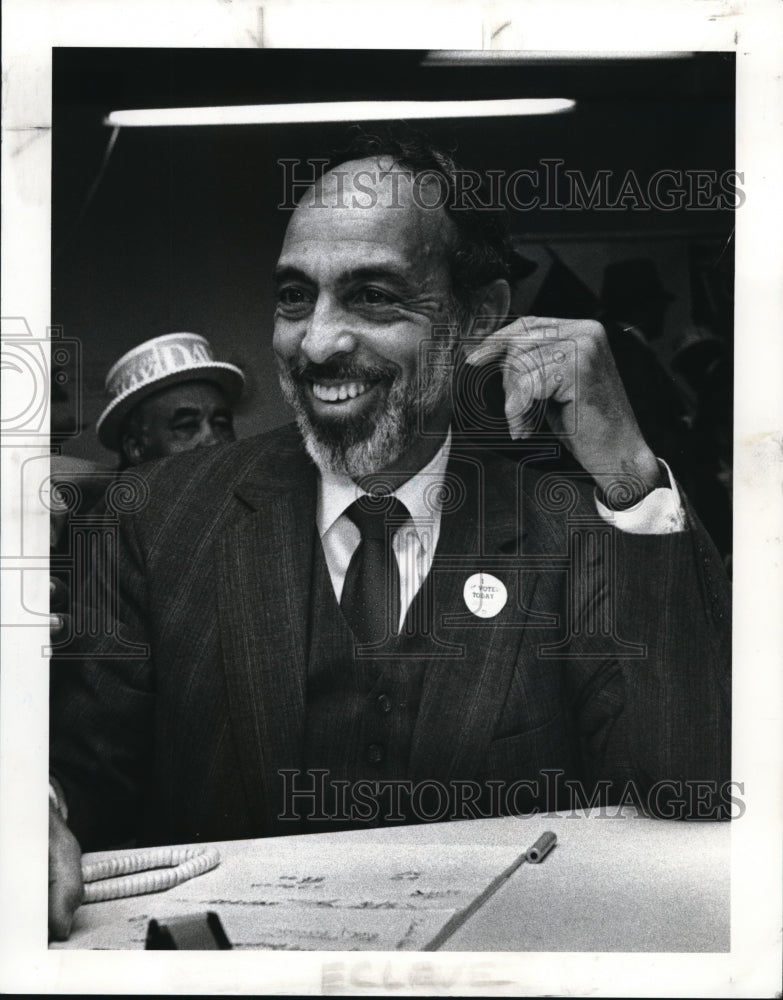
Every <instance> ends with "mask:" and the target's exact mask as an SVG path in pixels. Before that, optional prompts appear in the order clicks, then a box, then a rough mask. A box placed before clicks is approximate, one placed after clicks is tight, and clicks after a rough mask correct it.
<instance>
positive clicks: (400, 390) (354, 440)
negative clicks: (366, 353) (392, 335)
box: [278, 358, 451, 480]
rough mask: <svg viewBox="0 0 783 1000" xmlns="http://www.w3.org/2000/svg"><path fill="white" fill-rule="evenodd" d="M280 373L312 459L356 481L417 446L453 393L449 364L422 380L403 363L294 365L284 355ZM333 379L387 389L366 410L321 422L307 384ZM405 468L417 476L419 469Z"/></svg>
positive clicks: (430, 371)
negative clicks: (404, 370) (309, 398)
mask: <svg viewBox="0 0 783 1000" xmlns="http://www.w3.org/2000/svg"><path fill="white" fill-rule="evenodd" d="M278 374H279V377H280V387H281V389H282V392H283V395H284V397H285V399H286V401H287V402H288V403H289V404H290V405H291V406H292V407H293V410H294V413H295V415H296V422H297V424H298V425H299V431H300V433H301V435H302V437H303V438H304V443H305V447H306V448H307V451H308V454H309V455H310V457H311V458H312V460H313V461H314V462H315V464H316V465H317V466H318V468H319V469H321V470H322V471H326V472H332V473H335V474H338V475H344V476H349V477H350V478H351V479H354V480H356V479H359V478H360V477H362V476H369V475H373V474H374V473H378V472H381V471H383V470H384V469H386V468H388V467H389V466H390V465H392V464H393V463H394V462H396V461H397V460H398V459H399V458H400V456H401V455H404V454H405V452H406V451H408V450H409V449H410V448H412V446H413V445H414V444H415V443H416V441H417V440H419V439H420V438H421V436H422V433H423V432H425V431H426V428H427V423H428V422H429V419H430V418H431V417H432V416H433V414H435V413H436V412H437V410H438V409H439V408H441V407H442V406H443V405H444V403H445V402H447V401H448V400H449V399H450V393H451V368H450V366H449V365H447V364H444V365H434V364H430V365H427V366H426V367H425V368H424V369H423V371H422V372H421V375H420V377H419V378H418V379H412V380H406V379H404V378H403V377H402V375H401V372H400V369H399V367H398V366H397V365H390V366H388V367H358V366H352V365H350V364H340V363H339V362H334V363H327V364H324V365H317V364H312V363H307V364H298V365H288V364H286V363H285V362H284V361H283V359H282V358H278ZM329 379H333V380H337V381H340V382H370V383H371V384H374V383H376V382H380V383H381V384H382V385H385V386H386V387H387V391H386V394H385V396H384V397H382V398H381V399H380V400H379V401H378V403H377V404H376V405H375V406H373V407H370V408H368V410H367V412H366V413H361V414H360V415H358V416H354V417H350V418H337V417H335V418H334V419H332V420H319V419H317V418H316V417H314V416H313V414H312V413H311V412H310V409H309V407H308V404H307V401H306V396H305V383H306V382H319V381H321V380H329ZM400 471H403V470H400ZM404 471H407V472H410V473H411V474H413V473H415V472H417V471H418V470H417V469H409V470H404Z"/></svg>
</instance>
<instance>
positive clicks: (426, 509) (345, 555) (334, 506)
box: [316, 431, 685, 629]
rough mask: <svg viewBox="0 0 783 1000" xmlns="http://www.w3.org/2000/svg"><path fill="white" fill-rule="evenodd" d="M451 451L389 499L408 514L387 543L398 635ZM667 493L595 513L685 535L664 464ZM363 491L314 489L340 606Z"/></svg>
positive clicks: (418, 580) (341, 482)
mask: <svg viewBox="0 0 783 1000" xmlns="http://www.w3.org/2000/svg"><path fill="white" fill-rule="evenodd" d="M450 450H451V431H449V432H448V434H447V436H446V440H445V441H444V443H443V445H442V447H441V448H440V450H439V451H438V453H437V454H436V455H435V457H434V458H433V459H432V461H431V462H429V464H428V465H425V466H424V468H423V469H421V471H420V472H417V473H416V475H415V476H412V477H411V478H410V479H408V480H407V481H406V482H405V483H403V484H402V486H400V488H399V489H397V490H395V491H394V496H396V497H397V498H398V499H399V500H401V501H402V502H403V503H404V504H405V506H406V507H407V509H408V512H409V513H410V520H409V521H408V522H407V523H406V524H404V525H403V526H402V527H401V528H400V529H399V530H398V531H397V533H396V534H395V535H394V538H393V539H392V550H393V552H394V555H395V557H396V559H397V565H398V566H399V570H400V620H399V623H398V628H399V629H402V624H403V622H404V621H405V616H406V614H407V613H408V609H409V608H410V606H411V603H412V602H413V599H414V597H415V596H416V594H417V593H418V592H419V589H420V587H421V585H422V583H423V582H424V579H425V578H426V576H427V574H428V573H429V571H430V569H431V567H432V561H433V559H434V557H435V547H436V545H437V544H438V538H439V536H440V521H441V504H440V502H439V501H440V498H441V495H442V486H443V481H444V477H445V474H446V465H447V464H448V460H449V452H450ZM662 464H663V465H664V466H665V468H666V472H667V474H668V476H669V484H670V488H669V489H666V488H665V487H663V488H660V489H655V490H653V491H652V492H651V493H648V495H647V496H646V497H645V498H644V499H643V500H641V501H640V502H639V503H638V504H636V506H635V507H631V508H629V509H628V510H623V511H613V510H610V509H609V508H608V507H605V506H604V505H603V504H602V503H601V502H600V501H599V500H598V497H597V495H596V498H595V503H596V507H597V509H598V513H599V514H600V515H601V517H602V518H604V520H606V521H609V522H610V523H612V524H614V526H615V527H616V528H618V529H619V530H620V531H627V532H629V533H631V534H647V535H664V534H668V533H670V532H675V531H683V530H684V529H685V513H684V511H683V508H682V503H681V501H680V495H679V493H678V491H677V486H676V484H675V482H674V478H673V477H672V474H671V470H670V469H669V467H668V465H666V463H665V462H662ZM364 494H365V490H363V489H361V487H359V486H357V485H356V483H355V482H354V481H353V480H352V479H350V478H349V477H348V476H339V475H335V474H334V473H332V472H323V473H321V476H320V478H319V485H318V508H317V514H316V524H317V527H318V534H319V535H320V538H321V544H322V545H323V550H324V556H325V558H326V565H327V568H328V569H329V576H330V578H331V581H332V586H333V587H334V593H335V596H336V597H337V601H338V603H339V601H340V598H341V596H342V592H343V584H344V583H345V574H346V573H347V572H348V565H349V563H350V561H351V557H352V556H353V554H354V552H355V551H356V549H357V548H358V546H359V542H360V541H361V533H360V531H359V529H358V528H357V526H356V525H355V524H354V523H353V521H352V520H351V519H350V518H349V517H347V516H346V513H345V512H346V510H347V509H348V508H349V507H350V506H351V504H352V503H353V502H354V501H355V500H357V499H358V498H359V497H360V496H363V495H364Z"/></svg>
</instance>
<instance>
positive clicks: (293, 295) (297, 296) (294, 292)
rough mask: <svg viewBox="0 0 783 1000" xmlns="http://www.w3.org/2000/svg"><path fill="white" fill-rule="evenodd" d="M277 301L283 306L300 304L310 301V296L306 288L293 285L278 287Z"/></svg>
mask: <svg viewBox="0 0 783 1000" xmlns="http://www.w3.org/2000/svg"><path fill="white" fill-rule="evenodd" d="M277 301H278V302H279V303H280V305H283V306H300V305H303V304H304V303H306V302H309V301H310V296H309V294H308V293H307V292H306V291H305V289H304V288H298V287H296V286H295V285H293V286H287V287H284V288H280V289H278V292H277Z"/></svg>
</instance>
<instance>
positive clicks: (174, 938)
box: [144, 910, 232, 951]
mask: <svg viewBox="0 0 783 1000" xmlns="http://www.w3.org/2000/svg"><path fill="white" fill-rule="evenodd" d="M231 947H232V946H231V942H230V941H229V940H228V936H227V935H226V932H225V930H223V924H221V922H220V917H219V916H218V915H217V913H214V912H213V911H212V910H210V911H208V912H207V913H196V914H194V915H193V916H192V917H168V918H167V919H166V920H150V922H149V924H148V926H147V940H146V941H145V944H144V948H145V950H146V951H218V950H226V949H230V948H231Z"/></svg>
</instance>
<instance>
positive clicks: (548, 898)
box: [51, 812, 730, 952]
mask: <svg viewBox="0 0 783 1000" xmlns="http://www.w3.org/2000/svg"><path fill="white" fill-rule="evenodd" d="M545 830H552V831H554V832H555V833H556V834H557V839H558V843H557V846H556V847H555V848H554V850H553V851H552V852H551V853H550V854H549V855H548V856H547V857H546V859H545V860H544V861H543V862H542V863H541V864H538V865H532V864H527V863H523V864H522V865H520V867H519V868H517V869H516V871H514V873H513V874H512V875H511V876H510V877H509V878H508V879H507V880H504V881H503V882H502V884H501V885H500V887H499V888H498V889H497V891H496V892H495V893H494V894H493V895H492V896H491V897H490V898H489V899H487V901H486V902H484V903H483V905H481V906H480V907H479V908H478V909H477V910H476V911H475V912H473V913H472V914H471V915H470V916H469V918H468V919H467V920H466V921H465V922H464V923H463V924H462V925H461V926H460V927H459V928H458V929H457V930H456V931H455V932H454V933H453V935H452V936H451V937H450V938H449V939H448V940H446V941H445V943H444V944H443V945H442V946H441V947H442V950H445V951H449V950H451V951H544V952H545V951H613V952H634V951H636V952H638V951H650V952H720V951H728V950H729V946H730V942H729V925H730V896H729V871H730V856H729V847H730V844H729V833H730V827H729V824H728V823H684V822H676V821H662V820H650V819H643V818H639V817H636V816H634V815H633V814H632V813H628V812H626V813H625V815H620V816H617V815H603V816H602V815H601V814H600V813H597V812H596V813H594V814H593V815H591V816H590V817H587V816H573V815H569V814H568V813H561V814H550V815H546V816H544V815H538V816H526V817H509V818H504V819H495V820H470V821H465V822H457V823H438V824H432V825H423V826H409V827H400V828H387V829H379V830H372V831H362V832H349V833H336V834H313V835H310V836H297V837H281V838H270V839H266V840H245V841H228V842H225V843H221V844H219V845H218V848H219V850H220V855H221V863H220V865H219V866H218V867H217V868H216V869H214V870H213V871H211V872H208V873H206V874H205V875H202V876H199V877H197V878H195V879H192V880H191V881H189V882H186V883H184V884H183V885H181V886H178V887H176V888H174V889H170V890H168V891H167V892H162V893H155V894H151V895H146V896H136V897H133V898H129V899H124V900H116V901H109V902H105V903H92V904H89V905H86V906H83V907H82V908H81V909H80V910H79V911H78V913H77V915H76V918H75V921H74V926H73V932H72V935H71V939H70V940H69V941H68V942H65V943H57V944H54V943H53V944H52V945H51V947H52V948H82V949H84V948H90V949H93V948H101V949H103V948H109V949H114V948H143V947H144V940H145V935H146V928H147V923H148V921H149V920H150V919H151V918H153V917H155V918H157V919H159V920H160V919H165V918H166V917H173V916H184V915H186V914H187V915H193V914H197V913H202V912H204V911H206V910H214V911H216V912H217V913H218V914H219V915H220V919H221V921H222V923H223V926H224V927H225V929H226V932H227V934H228V937H229V939H230V941H231V942H232V944H233V946H234V947H235V948H248V949H251V948H252V949H262V948H267V949H276V950H280V949H283V950H337V951H355V950H369V951H393V950H421V949H424V948H426V946H427V945H428V943H429V942H431V941H432V939H433V938H434V937H435V935H436V934H437V933H438V931H440V929H441V928H442V927H443V926H444V925H445V924H446V922H447V921H448V920H450V919H451V918H452V916H453V915H454V914H455V913H457V912H459V911H461V910H463V909H464V908H465V907H466V906H468V905H470V903H471V902H472V901H474V900H475V899H476V898H477V897H478V896H479V895H480V894H481V893H482V892H483V890H484V889H485V888H486V887H487V886H488V885H489V884H490V883H492V882H493V880H494V879H496V878H497V876H498V875H500V873H502V872H503V871H505V870H506V869H507V868H508V867H509V866H510V865H511V864H512V863H513V862H514V861H515V859H517V858H518V857H519V855H520V854H521V853H522V852H523V851H525V850H526V849H527V848H528V847H529V846H530V845H531V844H533V842H534V841H535V840H536V839H537V838H538V837H539V835H540V834H541V833H543V832H544V831H545ZM94 856H95V857H98V856H101V855H94Z"/></svg>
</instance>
